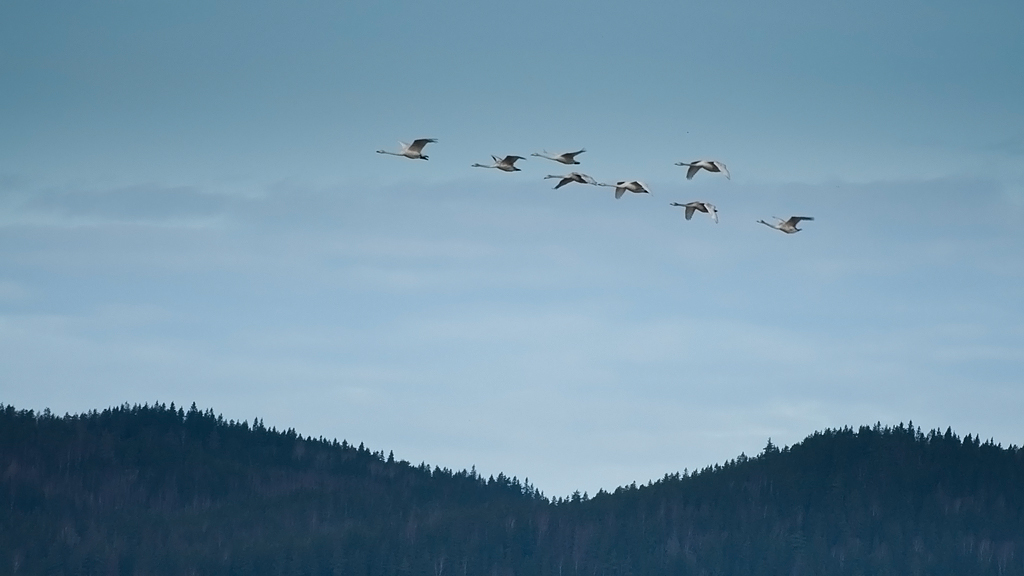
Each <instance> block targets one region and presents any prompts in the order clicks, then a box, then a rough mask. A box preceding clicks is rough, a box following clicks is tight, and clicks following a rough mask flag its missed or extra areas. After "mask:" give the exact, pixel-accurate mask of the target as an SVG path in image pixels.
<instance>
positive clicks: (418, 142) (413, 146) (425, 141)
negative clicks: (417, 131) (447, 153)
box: [408, 138, 437, 153]
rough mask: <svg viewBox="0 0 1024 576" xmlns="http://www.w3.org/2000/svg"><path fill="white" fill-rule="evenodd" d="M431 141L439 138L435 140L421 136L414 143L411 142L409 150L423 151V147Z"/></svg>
mask: <svg viewBox="0 0 1024 576" xmlns="http://www.w3.org/2000/svg"><path fill="white" fill-rule="evenodd" d="M431 142H437V140H435V139H434V138H420V139H418V140H413V141H412V144H409V148H408V150H409V151H410V152H417V153H418V152H422V151H423V147H424V146H426V145H427V144H430V143H431Z"/></svg>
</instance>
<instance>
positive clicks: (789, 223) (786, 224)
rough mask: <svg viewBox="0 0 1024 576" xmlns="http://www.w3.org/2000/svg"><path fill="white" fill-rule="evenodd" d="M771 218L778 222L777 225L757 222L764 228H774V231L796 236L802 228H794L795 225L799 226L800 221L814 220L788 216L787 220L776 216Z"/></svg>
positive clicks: (809, 217)
mask: <svg viewBox="0 0 1024 576" xmlns="http://www.w3.org/2000/svg"><path fill="white" fill-rule="evenodd" d="M772 218H775V219H776V220H778V221H779V222H778V223H777V224H769V223H767V222H765V221H764V220H758V222H760V223H761V224H764V225H765V226H769V227H771V228H775V229H776V230H781V231H783V232H785V233H786V234H796V233H797V232H799V231H800V230H803V228H797V227H796V225H797V224H799V223H800V221H801V220H814V218H813V217H812V216H790V217H789V220H783V219H782V218H779V217H778V216H772Z"/></svg>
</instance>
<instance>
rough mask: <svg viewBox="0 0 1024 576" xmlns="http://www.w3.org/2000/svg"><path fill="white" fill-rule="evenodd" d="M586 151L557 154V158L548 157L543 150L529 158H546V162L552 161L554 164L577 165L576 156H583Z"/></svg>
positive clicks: (546, 152)
mask: <svg viewBox="0 0 1024 576" xmlns="http://www.w3.org/2000/svg"><path fill="white" fill-rule="evenodd" d="M586 151H587V150H586V149H583V150H577V151H576V152H566V153H564V154H559V155H558V156H548V151H547V150H545V151H544V152H543V153H541V154H536V153H534V154H530V156H540V157H541V158H547V159H548V160H554V161H555V162H561V163H562V164H579V162H577V161H576V156H577V155H579V154H583V153H584V152H586Z"/></svg>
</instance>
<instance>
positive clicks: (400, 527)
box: [0, 403, 1024, 576]
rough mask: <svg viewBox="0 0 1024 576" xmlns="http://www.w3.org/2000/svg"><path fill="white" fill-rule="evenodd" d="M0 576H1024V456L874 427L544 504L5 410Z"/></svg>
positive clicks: (527, 492) (191, 437)
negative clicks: (927, 575) (673, 575)
mask: <svg viewBox="0 0 1024 576" xmlns="http://www.w3.org/2000/svg"><path fill="white" fill-rule="evenodd" d="M0 574H69V575H70V574H75V575H78V574H105V575H106V574H117V575H120V574H124V575H136V574H138V575H149V574H153V575H164V574H166V575H172V574H174V575H179V574H239V575H249V574H252V575H264V574H265V575H281V576H291V575H310V576H314V575H324V576H327V575H342V574H344V575H353V576H363V575H365V576H378V575H380V576H385V575H387V576H392V575H394V576H398V575H401V576H420V575H422V576H448V575H451V576H458V575H462V576H469V575H490V576H518V575H523V576H526V575H536V576H583V575H586V576H605V575H607V576H612V575H623V576H626V575H629V576H634V575H635V576H641V575H648V574H650V575H654V574H658V575H663V574H680V575H689V574H693V575H703V574H706V575H711V574H716V575H734V574H735V575H750V576H753V575H760V574H780V575H781V574H786V575H799V574H850V575H857V574H865V575H867V574H877V575H888V574H892V575H897V574H898V575H901V576H903V575H908V574H929V575H941V574H950V575H952V574H992V575H1004V574H1024V453H1022V450H1021V449H1020V448H1018V447H1016V446H1009V447H1003V446H1001V445H999V444H996V443H994V442H993V441H991V440H989V441H985V442H982V441H981V440H980V439H979V438H978V437H976V436H971V435H967V436H965V437H963V438H960V437H959V436H958V435H956V434H954V433H953V432H952V430H950V429H947V430H946V431H945V432H940V431H938V430H933V431H930V432H928V433H924V432H922V431H921V430H920V429H918V428H915V427H914V426H913V424H912V423H909V424H907V425H903V424H900V425H898V426H881V425H879V424H876V425H874V426H863V427H860V428H857V429H853V428H841V429H830V430H825V431H821V432H816V433H814V434H812V435H811V436H809V437H807V438H806V439H804V440H803V441H802V442H799V443H797V444H795V445H793V446H791V447H784V448H779V447H778V446H776V445H774V444H773V443H772V442H771V441H770V440H769V442H768V444H767V445H766V446H765V448H764V450H763V451H762V452H761V453H760V454H758V455H756V456H750V457H748V456H746V455H740V456H739V457H738V458H736V459H734V460H731V461H728V462H726V463H724V464H720V465H713V466H708V467H706V468H704V469H702V470H697V471H693V472H690V471H683V472H681V473H671V474H666V475H665V476H664V477H663V478H661V479H660V480H658V481H656V482H649V483H648V484H645V485H639V486H638V485H635V484H633V485H630V486H623V487H620V488H617V489H615V490H614V491H612V492H607V491H603V490H602V491H600V492H599V493H597V494H595V495H594V496H593V497H590V496H589V495H585V494H580V493H579V492H576V493H574V494H573V495H571V496H569V497H565V498H562V497H557V498H550V497H548V496H546V495H544V494H543V493H542V492H541V491H539V490H538V489H537V488H536V487H534V486H532V485H531V484H530V483H529V481H527V480H523V481H520V480H519V479H518V478H516V477H514V476H513V477H509V476H506V475H504V474H499V475H497V476H490V477H487V478H484V477H482V476H481V475H479V474H477V473H476V471H475V470H468V471H467V470H461V471H453V470H450V469H446V468H440V467H437V466H434V467H431V466H428V465H427V464H425V463H422V464H419V465H415V464H412V463H409V462H407V461H404V460H398V459H396V458H395V457H394V455H393V454H392V453H389V454H387V455H385V454H384V452H383V451H371V450H370V449H368V448H366V447H365V446H363V445H362V444H360V445H359V446H353V445H351V444H349V443H348V442H346V441H341V442H339V441H337V440H328V439H324V438H311V437H304V436H302V435H301V434H299V433H297V432H296V431H295V430H294V429H288V430H277V429H275V428H267V427H266V426H264V425H263V422H262V421H261V420H260V419H258V418H257V419H254V420H253V421H252V422H251V423H250V422H248V421H243V422H237V421H233V420H224V418H223V417H221V416H218V415H215V414H214V412H213V411H212V410H209V409H207V410H205V411H203V410H199V409H198V408H197V407H196V406H195V405H194V404H193V405H192V406H191V407H190V408H189V409H188V410H185V409H183V408H180V407H176V406H175V405H174V404H171V405H169V406H168V405H165V404H161V403H156V404H152V405H148V404H147V405H142V406H138V405H136V406H128V405H123V406H119V407H115V408H109V409H106V410H102V411H91V412H87V413H83V414H78V415H64V416H56V415H54V414H51V413H50V412H49V411H43V412H41V413H39V412H33V411H29V410H17V409H15V408H14V407H12V406H3V405H0Z"/></svg>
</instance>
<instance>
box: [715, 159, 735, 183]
mask: <svg viewBox="0 0 1024 576" xmlns="http://www.w3.org/2000/svg"><path fill="white" fill-rule="evenodd" d="M712 164H714V165H715V167H716V168H718V170H719V171H720V172H721V173H722V174H725V177H726V179H727V180H732V176H730V175H729V169H728V168H726V167H725V164H722V163H721V162H719V161H717V160H715V161H714V162H712Z"/></svg>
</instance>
